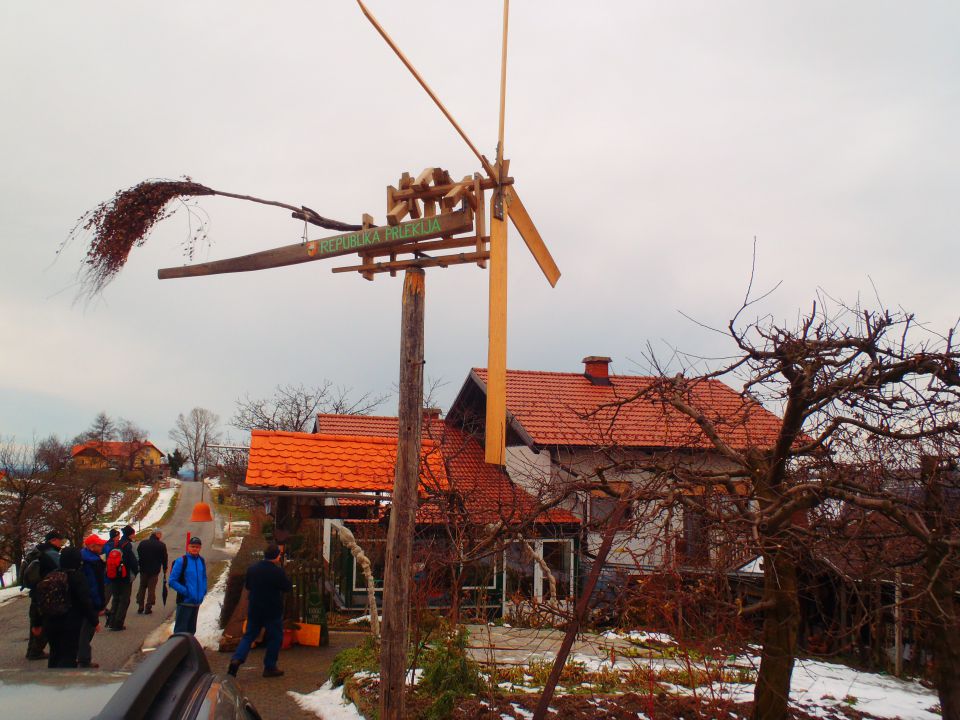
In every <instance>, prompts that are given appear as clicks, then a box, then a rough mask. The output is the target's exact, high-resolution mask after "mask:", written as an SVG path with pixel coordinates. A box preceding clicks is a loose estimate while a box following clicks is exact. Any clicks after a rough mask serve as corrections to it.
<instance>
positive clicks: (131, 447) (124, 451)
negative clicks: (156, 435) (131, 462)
mask: <svg viewBox="0 0 960 720" xmlns="http://www.w3.org/2000/svg"><path fill="white" fill-rule="evenodd" d="M147 447H152V448H153V449H154V450H156V451H157V452H160V449H159V448H158V447H157V446H156V445H154V444H153V443H152V442H150V441H149V440H144V441H143V442H114V441H106V442H100V441H99V440H91V441H89V442H85V443H81V444H80V445H74V446H73V448H71V450H70V456H71V457H76V456H77V455H79V454H80V453H82V452H85V451H86V450H93V451H94V452H97V453H99V454H100V455H103V456H104V457H106V458H113V459H115V460H125V459H127V458H129V457H130V455H131V453H135V452H137V451H139V450H143V449H144V448H147Z"/></svg>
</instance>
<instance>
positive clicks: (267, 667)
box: [227, 545, 293, 677]
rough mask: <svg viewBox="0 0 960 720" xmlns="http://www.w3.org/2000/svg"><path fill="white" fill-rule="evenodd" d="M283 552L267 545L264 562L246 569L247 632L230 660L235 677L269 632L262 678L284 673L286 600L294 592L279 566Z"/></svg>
mask: <svg viewBox="0 0 960 720" xmlns="http://www.w3.org/2000/svg"><path fill="white" fill-rule="evenodd" d="M281 562H282V560H281V558H280V548H279V547H277V546H276V545H268V546H267V549H266V550H264V551H263V560H261V561H260V562H258V563H256V564H254V565H251V566H250V567H249V568H248V569H247V578H246V580H245V581H244V587H245V588H246V589H247V592H248V596H247V629H246V632H244V634H243V638H242V639H241V640H240V644H239V645H238V646H237V650H236V652H234V653H233V657H232V658H230V667H229V668H228V669H227V672H228V673H229V674H230V675H233V676H234V677H236V676H237V671H238V670H239V669H240V665H242V664H243V662H244V661H245V660H246V659H247V655H248V654H249V653H250V646H251V645H252V644H253V641H254V640H256V639H257V637H258V636H259V635H260V631H261V630H266V635H265V638H264V639H265V640H266V643H267V652H266V654H265V655H264V656H263V676H264V677H280V676H281V675H283V670H281V669H280V668H278V667H277V660H278V659H279V657H280V646H281V645H282V644H283V596H284V593H288V592H290V591H291V590H293V585H292V584H291V583H290V578H288V577H287V574H286V573H285V572H284V571H283V568H282V567H281V565H280V563H281Z"/></svg>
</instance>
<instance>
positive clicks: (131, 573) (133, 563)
mask: <svg viewBox="0 0 960 720" xmlns="http://www.w3.org/2000/svg"><path fill="white" fill-rule="evenodd" d="M117 540H118V542H117V544H116V547H118V548H119V549H120V552H122V553H123V564H124V565H125V566H126V568H127V576H126V577H125V578H117V579H116V580H110V581H109V582H126V583H128V582H133V578H134V577H136V576H137V575H138V574H139V573H140V563H138V562H137V554H136V553H135V552H134V551H133V541H132V540H130V538H129V537H128V536H127V535H121V536H120V537H119V538H117ZM112 549H113V548H107V547H106V546H104V550H105V552H106V555H109V554H110V550H112ZM106 555H104V557H106Z"/></svg>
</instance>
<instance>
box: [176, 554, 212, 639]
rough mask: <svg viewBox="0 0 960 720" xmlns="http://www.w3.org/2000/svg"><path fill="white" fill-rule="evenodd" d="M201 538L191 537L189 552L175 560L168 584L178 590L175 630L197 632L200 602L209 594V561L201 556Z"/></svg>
mask: <svg viewBox="0 0 960 720" xmlns="http://www.w3.org/2000/svg"><path fill="white" fill-rule="evenodd" d="M201 546H202V543H201V542H200V538H198V537H196V536H194V537H192V538H190V542H189V544H188V545H187V554H186V555H183V556H181V557H178V558H177V559H176V560H174V561H173V567H172V568H170V578H169V580H168V584H169V585H170V587H172V588H173V589H174V590H176V591H177V617H176V620H175V621H174V623H173V631H174V632H175V633H178V632H187V633H190V634H191V635H194V634H195V633H196V632H197V615H199V614H200V603H202V602H203V598H204V597H205V596H206V594H207V563H206V562H205V561H204V559H203V558H202V557H201V556H200V548H201Z"/></svg>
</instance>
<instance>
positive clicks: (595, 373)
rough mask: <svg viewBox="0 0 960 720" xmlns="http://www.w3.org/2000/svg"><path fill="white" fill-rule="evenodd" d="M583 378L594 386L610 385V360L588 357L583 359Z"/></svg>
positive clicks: (596, 356) (601, 357) (598, 356)
mask: <svg viewBox="0 0 960 720" xmlns="http://www.w3.org/2000/svg"><path fill="white" fill-rule="evenodd" d="M583 376H584V377H585V378H586V379H587V380H589V381H590V382H592V383H593V384H594V385H609V384H610V358H608V357H604V356H602V355H588V356H587V357H585V358H584V359H583Z"/></svg>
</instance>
